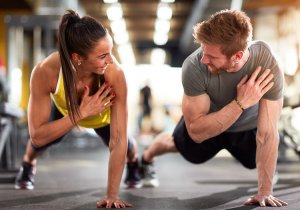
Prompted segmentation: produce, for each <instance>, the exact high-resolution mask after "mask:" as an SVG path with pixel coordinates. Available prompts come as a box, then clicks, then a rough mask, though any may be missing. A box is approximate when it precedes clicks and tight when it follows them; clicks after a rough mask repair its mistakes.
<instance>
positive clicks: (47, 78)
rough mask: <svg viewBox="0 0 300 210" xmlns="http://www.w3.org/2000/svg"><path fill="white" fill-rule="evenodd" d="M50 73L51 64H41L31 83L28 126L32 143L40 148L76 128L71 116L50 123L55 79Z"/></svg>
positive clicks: (32, 76) (35, 70) (34, 72)
mask: <svg viewBox="0 0 300 210" xmlns="http://www.w3.org/2000/svg"><path fill="white" fill-rule="evenodd" d="M50 71H51V69H49V64H47V65H46V64H45V63H43V64H39V65H37V66H36V67H35V69H34V70H33V72H32V75H31V81H30V98H29V103H28V126H29V133H30V138H31V141H32V143H33V144H34V145H36V146H38V147H39V146H43V145H46V144H48V143H50V142H51V141H53V140H55V139H57V138H58V137H60V136H62V135H63V134H65V133H66V132H67V131H69V130H70V129H71V128H72V127H73V126H74V125H73V124H72V123H71V120H70V118H69V116H66V117H63V118H62V119H59V120H56V121H53V122H48V120H49V117H50V111H51V102H50V100H51V99H50V93H51V91H52V85H51V82H52V81H53V78H54V77H53V75H51V74H49V72H50ZM56 79H57V78H54V80H56Z"/></svg>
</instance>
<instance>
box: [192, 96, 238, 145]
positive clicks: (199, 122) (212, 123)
mask: <svg viewBox="0 0 300 210" xmlns="http://www.w3.org/2000/svg"><path fill="white" fill-rule="evenodd" d="M242 111H243V110H242V109H241V107H240V106H239V105H238V104H237V103H236V101H234V100H233V101H232V102H230V103H229V104H227V105H226V106H225V107H223V108H222V109H221V110H219V111H217V112H213V113H210V114H207V115H205V116H201V117H199V118H197V119H195V120H193V121H191V122H190V123H189V124H187V129H188V132H189V135H190V136H191V138H192V139H193V140H194V141H195V142H197V143H201V142H203V141H205V140H206V139H209V138H211V137H213V136H217V135H219V134H220V133H222V132H224V131H226V130H227V129H228V128H229V127H230V126H231V125H232V124H233V123H234V122H236V121H237V119H238V118H239V117H240V115H241V113H242Z"/></svg>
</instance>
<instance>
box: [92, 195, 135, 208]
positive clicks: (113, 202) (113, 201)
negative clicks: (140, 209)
mask: <svg viewBox="0 0 300 210" xmlns="http://www.w3.org/2000/svg"><path fill="white" fill-rule="evenodd" d="M96 205H97V208H103V207H104V208H108V209H110V208H117V209H120V208H126V207H133V205H131V204H130V203H127V202H126V201H122V200H120V199H119V198H112V197H108V196H106V197H105V198H104V199H103V200H100V201H98V202H97V204H96Z"/></svg>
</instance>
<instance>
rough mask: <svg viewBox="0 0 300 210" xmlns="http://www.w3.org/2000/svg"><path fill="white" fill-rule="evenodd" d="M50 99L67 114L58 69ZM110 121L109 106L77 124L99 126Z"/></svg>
mask: <svg viewBox="0 0 300 210" xmlns="http://www.w3.org/2000/svg"><path fill="white" fill-rule="evenodd" d="M50 95H51V99H52V101H53V102H54V104H55V106H56V108H57V109H58V110H59V112H60V113H61V114H62V115H64V116H65V115H67V114H68V110H67V106H66V99H65V89H64V81H63V74H62V71H61V70H60V72H59V77H58V81H57V86H56V90H55V93H54V94H52V93H51V94H50ZM109 123H110V108H109V109H107V110H106V111H104V112H102V113H101V115H100V114H99V115H97V116H93V117H89V118H86V119H84V120H81V121H80V122H79V123H78V125H80V126H82V127H85V128H100V127H104V126H106V125H108V124H109Z"/></svg>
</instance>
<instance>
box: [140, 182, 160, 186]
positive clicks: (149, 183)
mask: <svg viewBox="0 0 300 210" xmlns="http://www.w3.org/2000/svg"><path fill="white" fill-rule="evenodd" d="M143 187H159V181H158V180H143Z"/></svg>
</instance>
